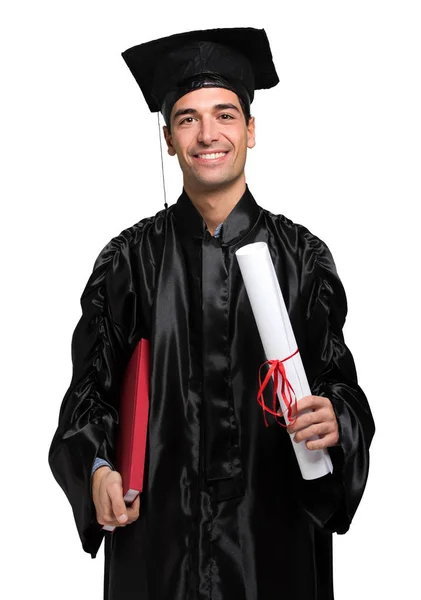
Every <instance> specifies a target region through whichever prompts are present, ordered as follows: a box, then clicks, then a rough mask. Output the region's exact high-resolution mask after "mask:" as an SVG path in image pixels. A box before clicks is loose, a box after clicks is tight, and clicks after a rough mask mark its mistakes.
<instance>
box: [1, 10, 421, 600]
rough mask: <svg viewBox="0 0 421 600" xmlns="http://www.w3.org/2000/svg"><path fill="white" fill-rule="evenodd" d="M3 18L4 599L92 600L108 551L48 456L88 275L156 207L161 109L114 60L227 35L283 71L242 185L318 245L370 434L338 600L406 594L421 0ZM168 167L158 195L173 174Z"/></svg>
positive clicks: (410, 592)
mask: <svg viewBox="0 0 421 600" xmlns="http://www.w3.org/2000/svg"><path fill="white" fill-rule="evenodd" d="M1 13H2V14H1V17H0V22H1V24H0V50H1V90H2V91H1V96H0V102H1V111H0V119H1V129H0V131H1V134H0V143H1V179H0V185H1V206H2V211H1V214H2V216H1V242H0V243H1V257H2V269H1V280H2V286H1V287H2V292H1V315H2V327H1V357H2V360H1V367H2V368H1V373H2V375H1V392H2V419H1V424H2V427H1V436H0V440H1V442H0V443H1V459H2V492H1V502H2V511H1V515H2V520H1V538H2V547H3V554H2V555H3V559H2V578H1V583H0V586H1V588H3V589H1V597H2V598H7V599H8V600H9V599H10V600H12V599H13V600H14V599H23V598H35V597H39V598H43V600H49V599H53V598H54V599H56V598H58V597H59V598H60V600H70V599H72V600H74V598H80V599H81V600H82V599H88V598H89V599H92V600H100V599H101V598H102V593H103V592H102V577H103V549H102V548H101V550H100V552H99V554H98V557H97V559H95V560H91V558H90V556H89V555H88V554H86V553H84V552H83V550H82V547H81V545H80V542H79V538H78V536H77V532H76V528H75V525H74V522H73V515H72V512H71V508H70V505H69V504H68V502H67V499H66V497H65V495H64V494H63V492H62V490H61V489H60V488H59V486H58V485H57V484H56V482H55V480H54V478H53V476H52V474H51V472H50V470H49V466H48V463H47V455H48V449H49V445H50V443H51V439H52V437H53V434H54V431H55V429H56V426H57V420H58V412H59V408H60V404H61V400H62V398H63V396H64V394H65V392H66V389H67V387H68V385H69V384H70V378H71V359H70V341H71V335H72V332H73V329H74V327H75V326H76V323H77V321H78V319H79V317H80V304H79V300H80V295H81V293H82V291H83V288H84V286H85V283H86V281H87V279H88V277H89V274H90V272H91V270H92V266H93V263H94V261H95V259H96V257H97V255H98V254H99V252H100V250H101V249H102V248H103V246H105V244H106V243H107V242H108V241H109V240H110V239H111V238H112V237H113V236H115V235H118V234H119V233H120V231H122V230H123V229H125V228H126V227H129V226H131V225H132V224H134V223H135V222H137V221H138V220H140V219H141V218H143V217H147V216H151V215H153V214H155V213H156V212H157V211H158V210H160V209H161V208H162V207H163V202H164V201H163V195H162V183H161V172H160V156H159V142H158V133H157V132H158V125H157V118H156V114H151V113H149V111H148V109H147V106H146V104H145V102H144V99H143V96H142V94H141V92H140V89H139V88H138V87H137V84H136V83H135V81H134V79H133V78H132V76H131V74H130V72H129V70H128V68H127V66H126V65H125V63H124V61H123V59H122V58H121V52H122V51H123V50H125V49H126V48H128V47H130V46H133V45H135V44H138V43H141V42H144V41H148V40H150V39H154V38H157V37H162V36H165V35H170V34H171V33H176V32H180V31H189V30H193V29H201V28H204V29H207V28H212V27H231V26H242V27H245V26H251V27H263V28H265V29H266V31H267V34H268V36H269V39H270V43H271V47H272V52H273V56H274V61H275V65H276V68H277V71H278V74H279V77H280V83H279V85H278V86H277V87H276V88H273V89H272V90H267V91H258V92H256V97H255V101H254V103H253V105H252V112H253V114H254V115H255V117H256V128H257V145H256V147H255V148H254V149H253V150H252V151H250V152H249V157H248V163H247V169H246V173H247V181H248V184H249V186H250V189H251V191H252V193H253V195H254V196H255V198H256V200H257V202H258V203H259V204H260V205H262V206H264V207H265V208H268V209H269V210H271V211H272V212H275V213H283V214H285V215H286V216H287V217H289V218H291V219H292V220H294V221H296V222H298V223H302V224H304V225H305V226H306V227H308V228H309V229H310V230H311V231H312V232H313V233H315V234H316V235H318V236H319V237H321V238H322V239H323V240H324V241H325V242H326V243H327V244H328V246H329V247H330V249H331V251H332V253H333V256H334V258H335V261H336V265H337V269H338V273H339V275H340V277H341V280H342V282H343V284H344V286H345V290H346V292H347V297H348V309H349V312H348V318H347V321H346V325H345V330H344V333H345V340H346V342H347V344H348V346H349V347H350V349H351V351H352V353H353V356H354V359H355V362H356V366H357V371H358V375H359V382H360V385H361V387H362V388H363V389H364V391H365V392H366V394H367V397H368V399H369V401H370V404H371V407H372V410H373V413H374V417H375V420H376V425H377V432H376V435H375V438H374V441H373V445H372V452H371V457H372V462H371V472H370V476H369V481H368V485H367V488H366V492H365V495H364V497H363V500H362V503H361V505H360V507H359V510H358V511H357V514H356V516H355V519H354V522H353V523H352V526H351V529H350V531H349V532H348V533H347V534H346V535H344V536H335V537H334V552H335V558H334V562H335V572H334V581H335V592H336V595H335V598H336V599H337V600H355V598H359V599H361V600H369V599H371V598H374V597H376V598H385V599H392V598H393V599H395V598H397V597H402V598H411V599H412V598H416V597H419V596H418V594H420V585H419V572H418V563H419V559H420V554H419V550H418V542H419V538H420V534H421V530H420V525H419V519H418V515H419V510H420V506H419V496H418V495H417V489H418V481H419V479H420V475H421V474H420V468H419V465H420V462H419V459H418V456H419V448H420V441H419V436H420V427H419V422H420V417H421V411H420V396H419V391H418V385H417V383H418V376H419V371H420V368H419V359H420V352H419V347H420V334H421V330H420V325H419V320H420V306H419V274H420V259H421V257H420V253H419V229H420V228H419V222H418V218H419V217H418V214H419V212H418V205H419V203H420V200H421V184H420V159H421V143H420V140H421V118H420V114H421V110H420V107H421V87H420V57H421V43H420V39H421V36H420V33H419V32H420V27H421V19H420V11H419V3H418V2H416V1H413V2H409V1H405V0H400V1H399V2H398V1H395V2H390V1H388V0H383V1H374V0H364V1H361V0H354V1H353V2H344V1H341V0H335V1H324V0H311V1H305V0H302V1H301V0H296V1H294V2H293V1H290V2H286V1H282V0H281V1H278V2H276V3H274V2H273V3H272V2H267V1H266V0H260V1H259V2H254V3H249V2H244V1H243V2H239V1H238V0H232V1H231V2H230V3H221V2H217V3H209V2H206V3H205V2H201V3H177V2H157V3H144V2H141V1H140V0H136V1H134V0H119V1H118V2H116V1H114V2H110V1H109V0H102V1H99V0H84V1H83V2H82V1H81V0H73V1H72V2H70V1H69V2H62V1H61V2H57V1H55V2H53V1H52V0H50V1H47V0H39V1H38V2H29V1H26V2H24V1H16V2H14V3H13V4H10V5H9V7H8V8H7V9H6V8H5V7H2V9H1ZM164 162H165V169H166V174H167V187H168V199H169V203H170V204H172V203H173V202H175V201H176V199H177V197H178V195H179V193H180V192H181V185H182V183H181V176H180V173H179V170H178V165H177V163H176V159H171V158H170V157H169V156H167V155H165V156H164ZM297 560H299V557H297ZM279 570H280V576H282V577H287V576H288V573H283V572H282V565H279ZM134 597H135V596H134ZM139 600H141V599H139ZM285 600H288V599H285Z"/></svg>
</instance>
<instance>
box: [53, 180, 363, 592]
mask: <svg viewBox="0 0 421 600" xmlns="http://www.w3.org/2000/svg"><path fill="white" fill-rule="evenodd" d="M257 241H262V242H266V243H267V244H268V246H269V250H270V253H271V256H272V259H273V262H274V265H275V269H276V273H277V275H278V279H279V282H280V285H281V289H282V292H283V295H284V298H285V302H286V306H287V309H288V313H289V315H290V318H291V322H292V326H293V329H294V333H295V336H296V339H297V343H298V346H299V349H300V353H301V356H302V359H303V363H304V367H305V369H306V373H307V376H308V380H309V384H310V388H311V390H312V393H313V394H316V395H325V396H327V397H328V398H330V399H331V401H332V403H333V407H334V410H335V413H336V415H337V418H338V422H339V428H340V445H339V446H337V447H334V448H331V449H329V452H330V455H331V458H332V461H333V464H334V472H333V475H328V476H326V477H324V478H322V479H319V480H317V481H304V480H303V479H302V478H301V475H300V472H299V468H298V465H297V463H296V459H295V455H294V453H293V449H292V446H291V441H290V439H289V436H288V434H287V432H286V431H285V430H284V429H283V428H282V427H280V426H279V425H278V424H277V423H276V422H275V421H274V420H270V425H269V427H265V425H264V421H263V416H262V413H261V408H260V407H259V405H258V403H257V401H256V396H257V389H258V369H259V367H260V365H261V364H262V363H263V362H265V356H264V353H263V348H262V345H261V342H260V338H259V335H258V331H257V328H256V325H255V322H254V318H253V315H252V312H251V307H250V304H249V301H248V298H247V295H246V292H245V289H244V285H243V281H242V278H241V274H240V271H239V267H238V263H237V260H236V257H235V254H234V253H235V251H236V250H237V249H238V248H240V247H241V246H243V245H245V244H248V243H252V242H257ZM81 303H82V309H83V314H82V317H81V319H80V321H79V323H78V324H77V326H76V329H75V333H74V336H73V340H72V356H73V363H74V370H73V377H72V381H71V385H70V387H69V389H68V391H67V392H66V395H65V397H64V399H63V402H62V406H61V410H60V416H59V424H58V428H57V431H56V433H55V435H54V439H53V441H52V444H51V448H50V453H49V463H50V466H51V469H52V471H53V474H54V476H55V478H56V479H57V481H58V483H59V484H60V486H61V487H62V488H63V490H64V492H65V493H66V495H67V497H68V499H69V501H70V503H71V506H72V509H73V512H74V517H75V522H76V526H77V529H78V532H79V535H80V539H81V542H82V545H83V548H84V550H85V551H86V552H88V553H90V554H91V555H92V557H95V556H96V553H97V552H98V548H99V546H100V544H101V542H102V539H103V537H104V535H106V539H105V560H106V565H105V581H104V590H105V591H104V598H105V600H121V598H124V597H129V596H130V597H132V596H136V597H138V598H142V600H204V599H206V600H210V599H212V600H232V599H233V598H235V600H279V599H280V598H284V599H285V600H331V599H332V598H333V583H332V533H333V532H338V533H345V532H346V531H347V530H348V528H349V526H350V523H351V521H352V518H353V516H354V514H355V511H356V509H357V507H358V504H359V502H360V500H361V497H362V494H363V491H364V487H365V484H366V479H367V474H368V467H369V445H370V442H371V439H372V436H373V434H374V423H373V419H372V416H371V412H370V409H369V406H368V403H367V399H366V397H365V395H364V392H363V391H362V389H361V388H360V387H359V385H358V382H357V375H356V371H355V365H354V361H353V358H352V355H351V352H350V351H349V349H348V348H347V346H346V345H345V342H344V339H343V335H342V327H343V325H344V322H345V317H346V312H347V303H346V296H345V292H344V289H343V286H342V284H341V282H340V279H339V277H338V274H337V271H336V268H335V263H334V261H333V258H332V256H331V253H330V252H329V249H328V248H327V246H326V244H325V243H324V242H323V241H322V240H320V239H319V238H317V237H316V236H315V235H313V234H312V233H311V232H310V231H308V229H306V228H305V227H303V226H302V225H299V224H295V223H293V222H292V221H291V220H289V219H288V218H286V217H285V216H283V215H274V214H272V213H270V212H269V211H267V210H264V209H262V208H261V207H260V206H258V205H257V204H256V202H255V200H254V198H253V196H252V195H251V193H250V191H249V190H248V189H246V191H245V193H244V195H243V196H242V198H241V199H240V201H239V202H238V204H237V205H236V206H235V208H234V209H233V211H232V212H231V213H230V215H229V216H228V218H227V219H226V220H225V221H224V225H223V227H222V232H221V237H220V238H217V239H215V238H213V237H212V236H211V235H210V234H209V232H208V231H207V230H206V227H205V224H204V222H203V220H202V218H201V216H200V214H199V213H198V211H197V210H196V208H195V207H194V205H193V204H192V202H191V201H190V199H189V198H188V197H187V195H186V193H185V192H183V193H182V195H181V196H180V198H179V199H178V201H177V203H176V204H175V205H172V206H170V207H169V209H168V210H167V211H161V212H159V213H158V214H157V215H156V216H155V217H150V218H147V219H143V220H142V221H140V222H139V223H137V224H135V225H134V226H132V227H130V228H129V229H127V230H125V231H123V232H122V233H121V234H120V235H119V236H117V237H116V238H114V239H113V240H112V241H111V242H110V243H109V244H107V246H105V248H104V249H103V250H102V252H101V253H100V255H99V257H98V258H97V260H96V262H95V265H94V270H93V273H92V275H91V277H90V278H89V281H88V283H87V285H86V288H85V290H84V292H83V294H82V299H81ZM141 337H147V338H148V339H150V341H151V374H150V376H151V379H150V382H151V388H150V394H151V396H150V400H151V404H150V418H149V427H148V443H147V456H146V465H145V482H144V492H143V493H142V496H141V501H140V516H139V519H138V520H137V521H135V522H134V523H132V524H130V525H128V526H126V527H124V528H117V529H116V530H115V532H114V533H112V534H106V533H103V532H102V531H101V526H100V525H99V524H98V523H97V522H96V518H95V507H94V504H93V502H92V499H91V490H90V479H91V477H90V474H91V467H92V463H93V460H94V458H95V456H96V455H97V454H98V453H99V452H100V453H101V455H102V456H104V458H106V459H107V460H109V461H110V462H111V464H113V463H114V460H115V454H114V453H115V439H116V438H115V436H116V434H117V431H118V410H119V407H118V389H119V385H120V381H121V374H122V372H123V369H124V368H125V365H126V364H127V361H128V359H129V357H130V355H131V352H132V351H133V350H134V348H135V346H136V344H137V342H138V340H139V339H140V338H141ZM269 387H270V386H269ZM268 394H269V396H270V394H271V389H269V390H268ZM63 543H65V541H63Z"/></svg>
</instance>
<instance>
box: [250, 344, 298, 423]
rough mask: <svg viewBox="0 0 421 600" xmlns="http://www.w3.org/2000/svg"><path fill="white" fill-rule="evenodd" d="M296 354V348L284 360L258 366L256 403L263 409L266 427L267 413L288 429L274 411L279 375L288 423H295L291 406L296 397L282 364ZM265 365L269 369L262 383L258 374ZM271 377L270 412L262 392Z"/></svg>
mask: <svg viewBox="0 0 421 600" xmlns="http://www.w3.org/2000/svg"><path fill="white" fill-rule="evenodd" d="M297 353H298V348H297V349H296V351H295V352H294V353H293V354H291V355H290V356H287V357H286V358H284V359H282V360H267V361H266V362H264V363H263V365H261V366H260V369H259V386H260V387H259V392H258V394H257V402H258V403H259V404H260V406H261V407H262V409H263V418H264V420H265V425H266V427H268V426H269V425H268V422H267V419H266V414H265V413H267V412H268V413H270V414H271V415H273V416H274V417H275V418H276V420H277V422H278V423H279V425H282V427H288V425H284V423H281V421H280V420H279V416H280V415H279V414H278V411H277V410H276V401H277V395H276V393H277V391H278V382H279V374H281V377H282V386H281V395H282V399H283V401H284V403H285V406H286V407H287V411H288V421H289V424H290V425H293V424H294V423H295V418H294V419H293V418H292V406H293V404H294V403H295V404H296V403H297V397H296V395H295V392H294V389H293V387H292V385H291V384H290V382H289V381H288V378H287V375H286V372H285V367H284V364H283V363H284V362H285V361H287V360H289V359H290V358H292V357H293V356H295V355H296V354H297ZM267 364H269V365H270V368H269V371H268V372H267V374H266V377H265V379H264V381H263V383H262V379H261V375H260V372H261V370H262V367H264V366H265V365H267ZM272 375H273V378H274V382H273V398H272V403H273V410H271V409H270V408H269V407H268V406H266V404H265V399H264V396H263V392H264V391H265V388H266V386H267V384H268V383H269V380H270V378H271V377H272ZM291 392H292V394H293V395H294V398H292V395H291Z"/></svg>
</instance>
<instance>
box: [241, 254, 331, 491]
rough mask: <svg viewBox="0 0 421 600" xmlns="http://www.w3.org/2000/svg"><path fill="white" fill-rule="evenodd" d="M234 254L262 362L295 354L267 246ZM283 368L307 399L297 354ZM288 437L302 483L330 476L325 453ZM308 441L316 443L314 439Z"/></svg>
mask: <svg viewBox="0 0 421 600" xmlns="http://www.w3.org/2000/svg"><path fill="white" fill-rule="evenodd" d="M235 254H236V256H237V260H238V264H239V266H240V271H241V274H242V277H243V280H244V285H245V288H246V291H247V295H248V297H249V300H250V304H251V308H252V310H253V314H254V318H255V319H256V324H257V328H258V330H259V335H260V339H261V340H262V345H263V349H264V351H265V354H266V358H267V360H283V359H284V358H286V357H288V356H291V354H293V353H294V352H295V351H296V350H297V342H296V340H295V336H294V332H293V329H292V326H291V321H290V319H289V315H288V311H287V309H286V306H285V301H284V298H283V296H282V292H281V288H280V286H279V282H278V278H277V276H276V272H275V268H274V266H273V262H272V259H271V256H270V254H269V249H268V247H267V244H266V243H265V242H256V243H254V244H248V245H247V246H243V247H242V248H240V250H237V252H236V253H235ZM283 364H284V367H285V372H286V375H287V378H288V381H289V382H290V384H291V385H292V388H293V389H294V392H295V395H296V398H297V400H299V399H300V398H303V397H304V396H309V395H311V390H310V387H309V385H308V381H307V377H306V374H305V371H304V366H303V362H302V360H301V356H300V354H299V352H297V353H296V354H294V356H292V357H291V358H289V359H288V360H286V361H285V362H284V363H283ZM281 384H282V381H279V383H278V390H277V395H278V399H279V403H280V406H281V410H282V415H283V417H284V419H285V422H286V423H287V424H289V420H288V416H287V406H286V405H285V403H284V401H283V398H282V395H281ZM289 435H290V437H291V442H292V446H293V448H294V451H295V454H296V457H297V461H298V465H299V467H300V470H301V475H302V476H303V479H317V478H319V477H323V476H324V475H327V474H328V473H332V471H333V465H332V461H331V459H330V456H329V453H328V451H327V450H326V449H324V450H309V449H308V448H307V447H306V445H305V441H302V442H299V443H296V442H294V441H293V439H292V437H293V436H294V435H295V434H289ZM312 439H317V436H316V437H314V438H312Z"/></svg>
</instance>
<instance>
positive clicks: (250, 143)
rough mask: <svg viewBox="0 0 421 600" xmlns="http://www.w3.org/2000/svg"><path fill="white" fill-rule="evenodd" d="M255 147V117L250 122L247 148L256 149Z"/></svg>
mask: <svg viewBox="0 0 421 600" xmlns="http://www.w3.org/2000/svg"><path fill="white" fill-rule="evenodd" d="M255 145H256V137H255V121H254V117H250V121H249V123H248V125H247V148H254V146H255Z"/></svg>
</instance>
